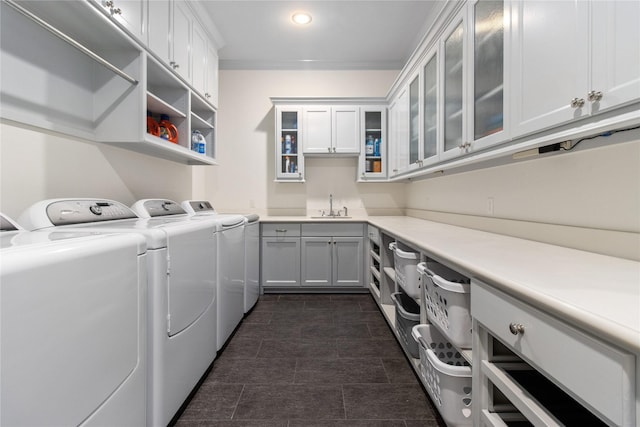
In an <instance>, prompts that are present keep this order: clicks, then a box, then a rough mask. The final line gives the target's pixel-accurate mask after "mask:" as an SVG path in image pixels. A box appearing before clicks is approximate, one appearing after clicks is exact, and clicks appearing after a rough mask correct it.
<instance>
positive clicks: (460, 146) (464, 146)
mask: <svg viewBox="0 0 640 427" xmlns="http://www.w3.org/2000/svg"><path fill="white" fill-rule="evenodd" d="M469 147H471V143H470V142H465V143H464V144H460V145H458V148H459V149H461V150H466V149H467V148H469Z"/></svg>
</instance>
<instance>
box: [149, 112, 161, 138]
mask: <svg viewBox="0 0 640 427" xmlns="http://www.w3.org/2000/svg"><path fill="white" fill-rule="evenodd" d="M147 133H148V134H151V135H154V136H160V125H159V124H158V122H157V121H156V119H154V118H153V116H152V113H151V111H148V110H147Z"/></svg>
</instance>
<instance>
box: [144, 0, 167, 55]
mask: <svg viewBox="0 0 640 427" xmlns="http://www.w3.org/2000/svg"><path fill="white" fill-rule="evenodd" d="M171 8H172V4H171V2H170V1H169V0H150V1H149V25H148V33H149V43H148V46H149V49H150V50H151V51H152V52H153V53H155V54H156V55H158V57H159V58H160V60H161V61H163V62H164V63H165V64H169V62H170V61H171V38H170V36H171V32H170V31H169V30H170V29H171Z"/></svg>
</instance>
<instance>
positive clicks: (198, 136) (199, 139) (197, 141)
mask: <svg viewBox="0 0 640 427" xmlns="http://www.w3.org/2000/svg"><path fill="white" fill-rule="evenodd" d="M191 150H193V151H195V152H196V153H199V154H207V142H206V140H205V139H204V135H202V133H201V132H200V131H199V130H194V131H193V132H192V133H191Z"/></svg>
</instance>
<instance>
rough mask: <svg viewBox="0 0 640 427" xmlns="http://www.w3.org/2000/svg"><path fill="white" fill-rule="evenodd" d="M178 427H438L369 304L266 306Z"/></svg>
mask: <svg viewBox="0 0 640 427" xmlns="http://www.w3.org/2000/svg"><path fill="white" fill-rule="evenodd" d="M176 426H180V427H186V426H212V427H213V426H224V427H227V426H228V427H241V426H242V427H249V426H251V427H258V426H259V427H316V426H317V427H338V426H340V427H437V426H445V424H444V422H443V421H442V419H441V418H440V417H439V415H438V414H437V410H436V409H435V408H434V406H433V404H432V403H431V401H430V400H429V398H428V397H427V396H426V394H425V392H424V390H423V389H422V387H421V385H420V383H419V382H418V379H417V377H416V376H415V374H414V372H413V370H412V368H411V367H410V365H409V362H408V360H407V359H406V358H405V356H404V353H403V352H402V350H401V349H400V347H399V344H398V342H397V341H396V339H395V337H394V336H393V333H392V332H391V330H390V329H389V327H388V325H387V323H386V321H385V320H384V318H383V317H382V314H381V313H380V311H379V310H378V307H377V306H376V303H375V301H374V300H373V299H372V297H371V296H370V295H368V294H359V295H354V294H350V295H326V294H320V295H315V294H307V295H302V294H281V295H264V296H262V297H260V300H259V301H258V303H257V305H256V307H255V308H254V310H253V311H252V312H251V313H250V314H249V315H248V316H247V317H246V318H245V319H244V320H243V322H242V324H241V325H240V327H239V328H238V330H237V331H236V333H235V334H234V335H233V337H232V338H231V340H230V341H229V343H228V344H227V346H226V347H225V348H224V349H223V351H222V353H221V354H220V355H219V357H218V359H216V361H215V362H214V364H213V369H212V370H211V372H210V373H209V375H208V377H207V378H206V379H205V380H204V382H203V383H202V385H201V387H200V389H199V390H198V391H197V393H196V394H195V395H194V397H193V399H192V400H191V402H190V403H189V405H188V406H187V407H186V409H185V410H184V412H183V413H182V415H181V417H180V418H179V419H178V421H177V423H176Z"/></svg>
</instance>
